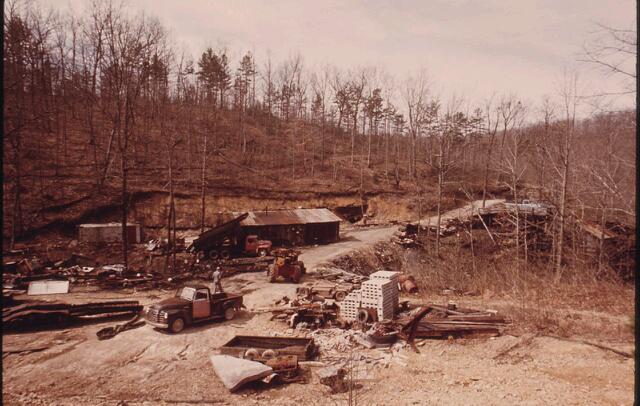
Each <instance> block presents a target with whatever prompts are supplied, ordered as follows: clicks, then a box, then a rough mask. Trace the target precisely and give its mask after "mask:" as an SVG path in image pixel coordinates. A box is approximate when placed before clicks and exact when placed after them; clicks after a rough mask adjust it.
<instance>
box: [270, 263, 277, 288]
mask: <svg viewBox="0 0 640 406" xmlns="http://www.w3.org/2000/svg"><path fill="white" fill-rule="evenodd" d="M276 278H277V276H276V269H275V266H274V265H273V264H271V265H269V282H271V283H274V282H275V281H276Z"/></svg>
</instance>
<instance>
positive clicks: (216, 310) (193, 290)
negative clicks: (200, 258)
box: [145, 285, 244, 333]
mask: <svg viewBox="0 0 640 406" xmlns="http://www.w3.org/2000/svg"><path fill="white" fill-rule="evenodd" d="M243 307H244V305H243V304H242V295H235V294H231V293H213V294H212V293H211V292H210V291H209V288H208V287H207V286H205V285H186V286H184V287H182V288H180V289H178V290H177V291H176V294H175V296H174V297H172V298H169V299H165V300H163V301H161V302H158V303H155V304H153V305H151V306H149V308H148V309H147V311H146V312H145V321H146V322H147V323H148V324H150V325H152V326H154V327H157V328H160V329H163V330H168V331H170V332H171V333H179V332H181V331H182V330H183V329H184V328H185V327H187V326H190V325H192V324H195V323H200V322H204V321H209V320H231V319H233V318H234V317H235V314H236V312H237V311H239V310H240V309H241V308H243Z"/></svg>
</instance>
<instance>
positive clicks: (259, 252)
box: [258, 249, 267, 257]
mask: <svg viewBox="0 0 640 406" xmlns="http://www.w3.org/2000/svg"><path fill="white" fill-rule="evenodd" d="M258 256H259V257H266V256H267V250H265V249H261V250H260V251H258Z"/></svg>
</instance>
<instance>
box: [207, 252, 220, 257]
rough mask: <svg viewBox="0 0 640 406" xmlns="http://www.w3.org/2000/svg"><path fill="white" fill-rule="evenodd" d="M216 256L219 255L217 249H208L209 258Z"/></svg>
mask: <svg viewBox="0 0 640 406" xmlns="http://www.w3.org/2000/svg"><path fill="white" fill-rule="evenodd" d="M218 257H220V253H219V252H218V250H211V251H209V258H210V259H218Z"/></svg>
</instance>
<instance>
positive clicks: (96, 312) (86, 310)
mask: <svg viewBox="0 0 640 406" xmlns="http://www.w3.org/2000/svg"><path fill="white" fill-rule="evenodd" d="M141 310H142V305H140V303H139V302H138V301H134V300H121V301H112V302H94V303H84V304H70V303H64V302H40V301H34V302H28V303H24V304H21V305H18V306H14V307H10V308H5V309H3V310H2V323H3V325H4V326H5V328H38V327H45V326H50V325H52V324H59V323H62V322H67V321H72V320H74V319H75V320H81V319H91V318H106V317H119V316H124V315H135V314H138V313H139V312H140V311H141Z"/></svg>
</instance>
